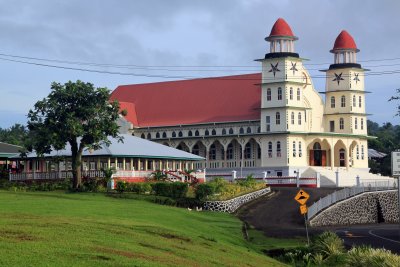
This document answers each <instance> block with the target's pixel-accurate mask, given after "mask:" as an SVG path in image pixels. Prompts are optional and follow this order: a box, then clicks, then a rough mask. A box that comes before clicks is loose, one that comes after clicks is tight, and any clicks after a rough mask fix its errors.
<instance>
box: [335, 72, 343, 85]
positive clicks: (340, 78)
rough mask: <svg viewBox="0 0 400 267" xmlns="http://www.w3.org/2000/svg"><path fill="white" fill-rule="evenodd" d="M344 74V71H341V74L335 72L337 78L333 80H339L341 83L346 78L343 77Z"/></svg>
mask: <svg viewBox="0 0 400 267" xmlns="http://www.w3.org/2000/svg"><path fill="white" fill-rule="evenodd" d="M342 74H343V72H341V73H340V74H336V73H335V79H333V80H332V81H333V82H334V81H337V84H338V85H339V83H340V81H344V79H343V78H342Z"/></svg>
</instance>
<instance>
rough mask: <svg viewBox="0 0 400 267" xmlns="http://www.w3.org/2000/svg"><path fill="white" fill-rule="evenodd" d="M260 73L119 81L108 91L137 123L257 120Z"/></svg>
mask: <svg viewBox="0 0 400 267" xmlns="http://www.w3.org/2000/svg"><path fill="white" fill-rule="evenodd" d="M260 82H261V73H255V74H245V75H235V76H225V77H215V78H206V79H194V80H182V81H171V82H158V83H147V84H133V85H121V86H118V87H117V89H115V90H114V92H112V94H111V100H114V99H116V100H118V101H120V105H121V109H126V110H127V111H128V115H127V116H126V117H125V118H126V119H127V120H128V121H130V122H131V123H132V124H133V125H135V126H139V127H150V126H172V125H181V124H182V125H183V124H197V123H212V122H231V121H245V120H259V119H260V106H261V87H260V85H256V84H259V83H260Z"/></svg>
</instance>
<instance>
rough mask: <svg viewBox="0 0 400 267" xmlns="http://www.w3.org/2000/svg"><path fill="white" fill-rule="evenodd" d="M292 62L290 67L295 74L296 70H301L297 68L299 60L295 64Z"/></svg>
mask: <svg viewBox="0 0 400 267" xmlns="http://www.w3.org/2000/svg"><path fill="white" fill-rule="evenodd" d="M290 63H291V64H292V67H291V68H290V70H292V71H293V75H295V74H296V71H299V70H298V69H297V68H296V65H297V62H296V63H294V64H293V62H290Z"/></svg>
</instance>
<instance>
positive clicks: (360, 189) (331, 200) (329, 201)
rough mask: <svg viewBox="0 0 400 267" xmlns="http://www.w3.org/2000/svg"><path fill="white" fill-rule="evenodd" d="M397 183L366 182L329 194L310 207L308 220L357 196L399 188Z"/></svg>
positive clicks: (387, 181)
mask: <svg viewBox="0 0 400 267" xmlns="http://www.w3.org/2000/svg"><path fill="white" fill-rule="evenodd" d="M397 186H398V185H397V184H396V181H395V180H394V179H392V180H385V181H364V182H362V183H360V184H359V185H357V186H353V187H346V188H344V189H341V190H338V191H335V192H333V193H332V194H329V195H327V196H325V197H323V198H321V199H320V200H318V201H317V202H315V203H314V204H312V205H311V206H310V207H308V212H307V218H308V220H310V219H311V218H312V217H314V216H315V215H317V214H318V213H319V212H320V211H322V210H324V209H326V208H328V207H330V206H331V205H333V204H335V203H337V202H339V201H342V200H345V199H348V198H350V197H353V196H355V195H358V194H361V193H364V192H371V191H382V190H389V189H395V188H397Z"/></svg>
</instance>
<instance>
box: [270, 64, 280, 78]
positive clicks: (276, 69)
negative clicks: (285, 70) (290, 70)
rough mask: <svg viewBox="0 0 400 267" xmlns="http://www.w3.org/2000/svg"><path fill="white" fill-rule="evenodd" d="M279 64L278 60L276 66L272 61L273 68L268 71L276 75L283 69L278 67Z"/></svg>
mask: <svg viewBox="0 0 400 267" xmlns="http://www.w3.org/2000/svg"><path fill="white" fill-rule="evenodd" d="M278 64H279V62H277V63H276V64H275V66H274V65H273V64H272V63H271V69H270V70H269V71H268V72H273V73H274V77H275V73H277V72H279V71H281V70H280V69H278Z"/></svg>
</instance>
